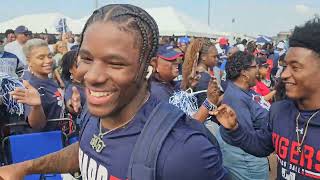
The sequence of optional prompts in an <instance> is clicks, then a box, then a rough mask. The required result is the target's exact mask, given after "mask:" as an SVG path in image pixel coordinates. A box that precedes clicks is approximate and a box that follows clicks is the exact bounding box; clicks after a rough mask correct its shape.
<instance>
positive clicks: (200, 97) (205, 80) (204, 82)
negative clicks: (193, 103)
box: [195, 72, 211, 107]
mask: <svg viewBox="0 0 320 180" xmlns="http://www.w3.org/2000/svg"><path fill="white" fill-rule="evenodd" d="M200 75H201V78H200V79H199V82H198V84H197V85H196V87H195V91H202V90H207V89H208V85H209V82H210V79H211V76H210V74H208V73H207V72H201V73H200ZM196 97H197V103H198V107H200V106H201V105H202V103H203V102H204V100H206V98H207V93H206V92H204V93H200V94H197V96H196Z"/></svg>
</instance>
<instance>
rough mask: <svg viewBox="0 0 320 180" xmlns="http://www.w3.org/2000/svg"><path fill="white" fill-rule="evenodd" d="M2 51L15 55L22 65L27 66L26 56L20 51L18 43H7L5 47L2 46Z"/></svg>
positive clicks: (20, 47) (20, 46)
mask: <svg viewBox="0 0 320 180" xmlns="http://www.w3.org/2000/svg"><path fill="white" fill-rule="evenodd" d="M4 50H5V51H7V52H9V53H12V54H14V55H16V56H17V57H18V58H19V60H20V62H21V63H23V64H24V65H27V60H26V56H25V55H24V53H23V51H22V45H21V44H20V43H19V42H18V41H13V42H11V43H8V44H7V45H5V46H4Z"/></svg>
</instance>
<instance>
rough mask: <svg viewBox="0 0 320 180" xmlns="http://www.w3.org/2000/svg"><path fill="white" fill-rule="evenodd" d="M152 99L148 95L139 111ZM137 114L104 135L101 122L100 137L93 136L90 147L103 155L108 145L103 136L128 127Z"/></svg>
mask: <svg viewBox="0 0 320 180" xmlns="http://www.w3.org/2000/svg"><path fill="white" fill-rule="evenodd" d="M149 97H150V94H148V95H147V96H146V98H145V100H144V101H143V103H141V104H140V106H139V108H138V110H139V109H140V108H141V107H142V105H144V104H145V103H146V102H147V101H148V99H149ZM135 115H136V113H135V114H134V115H133V116H132V117H131V118H130V119H129V120H128V121H127V122H126V123H124V124H121V125H120V126H117V127H115V128H113V129H111V130H109V131H107V132H104V133H102V123H101V120H99V121H100V123H99V134H98V135H95V134H93V137H92V138H91V141H90V145H91V147H92V149H93V150H95V151H96V152H97V153H101V151H102V150H103V149H104V148H105V147H106V144H105V143H104V141H103V140H102V139H103V136H105V135H107V134H109V133H111V132H113V131H115V130H117V129H119V128H124V127H125V126H126V125H128V124H129V123H130V122H131V121H132V119H133V118H134V117H135Z"/></svg>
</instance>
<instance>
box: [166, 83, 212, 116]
mask: <svg viewBox="0 0 320 180" xmlns="http://www.w3.org/2000/svg"><path fill="white" fill-rule="evenodd" d="M205 92H207V90H203V91H198V92H192V90H191V89H188V90H186V91H178V92H174V93H173V95H172V96H171V97H170V99H169V103H170V104H172V105H174V106H176V107H178V108H179V109H181V110H182V111H183V112H184V113H186V114H187V115H189V116H192V115H194V114H195V113H196V112H197V111H198V103H197V98H196V96H195V95H196V94H200V93H205Z"/></svg>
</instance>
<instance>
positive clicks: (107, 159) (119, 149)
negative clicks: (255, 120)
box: [0, 4, 226, 180]
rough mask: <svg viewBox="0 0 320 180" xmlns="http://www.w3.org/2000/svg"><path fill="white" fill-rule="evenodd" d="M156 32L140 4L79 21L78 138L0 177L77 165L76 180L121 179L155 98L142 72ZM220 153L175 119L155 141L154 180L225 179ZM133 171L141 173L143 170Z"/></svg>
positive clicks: (5, 169)
mask: <svg viewBox="0 0 320 180" xmlns="http://www.w3.org/2000/svg"><path fill="white" fill-rule="evenodd" d="M158 36H159V33H158V27H157V24H156V23H155V21H154V20H153V18H152V17H151V16H150V15H149V14H148V13H147V12H145V11H144V10H142V9H141V8H138V7H135V6H132V5H124V4H121V5H117V4H113V5H107V6H104V7H102V8H100V9H98V10H96V11H95V12H94V13H93V15H92V16H91V17H90V18H89V20H88V21H87V23H86V25H85V27H84V30H83V36H82V37H83V39H82V41H81V44H80V51H79V55H80V58H81V63H80V66H83V68H87V70H88V71H87V73H86V74H85V76H84V81H85V85H86V94H87V104H88V110H89V111H85V110H84V112H83V113H82V116H81V119H82V120H84V126H83V129H82V130H81V133H80V134H81V135H80V142H79V143H76V144H73V145H70V146H68V147H67V148H65V149H63V150H61V151H59V152H57V153H53V154H50V155H47V156H44V157H41V158H39V159H35V160H30V161H26V162H22V163H19V164H15V165H11V166H6V167H2V168H0V177H2V178H4V179H6V180H11V179H12V180H13V179H14V180H16V179H22V178H23V177H24V176H25V175H27V174H32V173H42V174H43V173H55V172H58V173H66V172H75V171H77V170H79V169H80V171H81V174H82V178H83V179H90V180H91V179H97V180H98V179H99V180H101V179H103V180H106V179H109V180H115V179H123V180H124V179H127V177H128V176H127V175H128V169H129V168H128V165H129V161H130V157H131V154H132V151H133V148H134V146H135V144H136V142H137V139H138V138H139V135H140V134H141V133H143V130H144V129H143V128H144V125H145V124H146V121H147V120H148V119H150V117H149V115H150V112H153V110H154V109H155V107H158V106H157V105H158V104H159V100H157V99H156V98H155V97H153V96H150V93H149V90H148V88H147V87H148V80H147V74H148V71H147V70H148V66H149V64H150V61H151V59H152V58H153V57H155V55H156V52H157V46H158V39H159V37H158ZM171 110H173V111H174V109H171ZM151 118H153V116H152V117H151ZM183 118H185V116H183ZM141 131H142V132H141ZM152 133H153V132H152ZM150 135H152V134H150ZM147 136H149V134H148V135H147ZM221 158H222V157H221V152H220V149H219V146H218V145H215V144H213V143H212V142H210V140H209V139H208V138H207V137H206V136H205V135H204V134H203V133H201V132H199V131H196V130H194V129H192V128H189V126H188V124H187V121H186V120H185V121H184V120H183V119H182V120H181V121H179V122H178V123H177V124H176V126H175V127H174V130H172V131H171V133H170V134H169V135H168V137H167V138H166V140H165V142H164V144H163V145H162V148H161V152H160V153H159V156H158V157H157V166H156V169H155V179H157V180H161V179H165V180H176V179H184V180H193V179H225V178H226V172H225V170H224V168H223V167H222V159H221ZM130 170H131V169H130ZM186 170H188V171H186ZM136 173H137V175H141V177H146V175H145V174H147V173H148V171H147V169H144V170H142V171H140V172H136ZM137 179H143V178H139V177H137ZM148 179H154V178H151V177H150V178H148Z"/></svg>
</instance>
